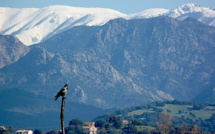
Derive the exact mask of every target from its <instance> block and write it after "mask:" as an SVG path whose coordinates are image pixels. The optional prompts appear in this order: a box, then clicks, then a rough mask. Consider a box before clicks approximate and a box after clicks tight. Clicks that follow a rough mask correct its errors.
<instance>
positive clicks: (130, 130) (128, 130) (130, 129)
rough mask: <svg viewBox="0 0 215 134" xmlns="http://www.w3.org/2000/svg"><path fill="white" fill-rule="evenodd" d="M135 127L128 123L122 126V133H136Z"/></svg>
mask: <svg viewBox="0 0 215 134" xmlns="http://www.w3.org/2000/svg"><path fill="white" fill-rule="evenodd" d="M136 133H137V128H136V127H135V126H134V125H131V124H129V125H128V126H126V127H124V128H123V134H136Z"/></svg>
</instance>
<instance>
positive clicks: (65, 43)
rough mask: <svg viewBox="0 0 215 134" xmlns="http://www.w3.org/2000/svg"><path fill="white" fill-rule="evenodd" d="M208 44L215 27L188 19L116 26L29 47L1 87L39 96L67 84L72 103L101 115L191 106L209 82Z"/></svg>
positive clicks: (87, 29) (210, 51) (66, 34)
mask: <svg viewBox="0 0 215 134" xmlns="http://www.w3.org/2000/svg"><path fill="white" fill-rule="evenodd" d="M214 42H215V28H213V27H210V26H206V25H203V24H202V23H199V22H198V21H196V20H195V19H190V18H188V19H186V20H184V21H178V20H175V19H172V18H169V17H164V16H163V17H157V18H151V19H137V20H125V19H116V20H112V21H110V22H108V23H106V24H105V25H103V26H94V27H92V26H91V27H86V26H80V27H74V28H72V29H70V30H67V31H65V32H62V33H61V34H59V35H57V36H54V37H53V38H50V39H49V40H47V41H45V42H44V43H41V44H37V45H34V46H32V49H31V51H30V52H29V53H28V54H27V55H26V56H25V57H23V58H21V59H20V60H19V61H18V62H16V63H15V64H13V65H10V66H7V67H5V68H3V69H1V70H0V74H1V76H2V77H1V80H0V81H1V83H4V85H5V86H6V85H10V86H18V85H19V86H20V88H23V89H28V90H29V89H30V90H29V91H31V92H38V93H39V94H42V95H45V96H47V95H48V96H50V95H51V96H54V94H55V93H56V92H55V91H54V90H53V89H54V87H60V86H62V83H63V84H65V83H67V84H68V85H70V88H71V90H72V91H71V94H69V95H68V96H69V97H71V101H78V102H82V103H87V104H93V105H95V106H98V107H103V108H107V107H128V106H133V105H138V104H141V103H146V102H151V101H157V100H173V99H179V100H191V99H194V98H195V97H197V95H198V94H200V93H201V92H203V90H204V88H205V87H207V86H208V85H210V84H211V83H214V79H213V78H212V77H213V76H214V75H215V71H214V61H215V59H214V57H215V56H214V54H215V48H214V47H215V46H214V44H215V43H214ZM35 46H36V47H35ZM38 46H40V47H38ZM34 47H35V48H34ZM42 47H44V48H42ZM29 60H31V62H28V61H29ZM22 70H23V71H22ZM11 76H13V77H11ZM29 87H30V88H29Z"/></svg>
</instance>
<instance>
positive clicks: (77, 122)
mask: <svg viewBox="0 0 215 134" xmlns="http://www.w3.org/2000/svg"><path fill="white" fill-rule="evenodd" d="M83 124H84V123H83V122H82V121H81V120H79V119H72V120H71V121H70V122H69V126H71V125H73V126H83Z"/></svg>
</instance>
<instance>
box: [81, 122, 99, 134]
mask: <svg viewBox="0 0 215 134" xmlns="http://www.w3.org/2000/svg"><path fill="white" fill-rule="evenodd" d="M83 129H84V133H85V134H96V133H97V128H96V127H95V122H85V126H83Z"/></svg>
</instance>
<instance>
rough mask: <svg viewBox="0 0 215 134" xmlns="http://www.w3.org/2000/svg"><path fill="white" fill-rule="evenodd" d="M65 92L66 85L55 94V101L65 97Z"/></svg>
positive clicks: (66, 89)
mask: <svg viewBox="0 0 215 134" xmlns="http://www.w3.org/2000/svg"><path fill="white" fill-rule="evenodd" d="M67 91H68V85H67V84H65V85H64V87H63V88H62V89H61V90H60V91H59V92H58V93H57V95H56V96H55V100H57V98H58V97H59V96H62V97H64V96H65V95H66V93H67Z"/></svg>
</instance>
